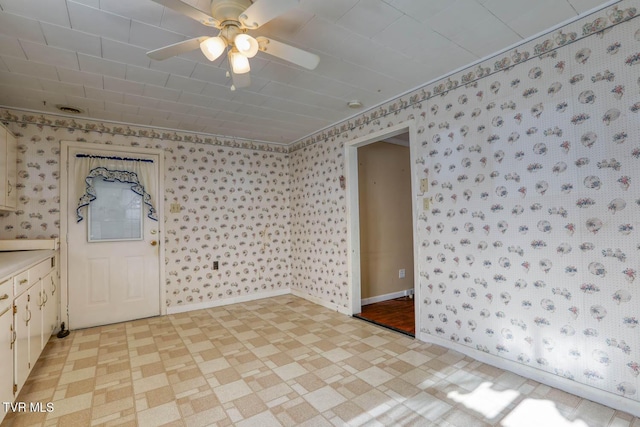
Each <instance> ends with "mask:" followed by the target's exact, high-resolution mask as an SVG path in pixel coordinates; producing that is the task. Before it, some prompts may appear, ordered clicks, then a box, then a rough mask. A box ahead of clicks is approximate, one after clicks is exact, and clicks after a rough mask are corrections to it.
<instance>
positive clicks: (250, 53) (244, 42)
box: [233, 34, 259, 58]
mask: <svg viewBox="0 0 640 427" xmlns="http://www.w3.org/2000/svg"><path fill="white" fill-rule="evenodd" d="M233 44H234V45H235V46H236V48H237V49H238V52H240V53H241V54H243V55H244V56H246V57H247V58H253V57H254V56H256V53H258V48H259V46H258V41H257V40H256V39H254V38H253V37H251V36H250V35H249V34H238V35H237V36H236V38H235V39H234V41H233Z"/></svg>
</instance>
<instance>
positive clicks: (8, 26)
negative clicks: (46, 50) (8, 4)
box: [0, 12, 45, 44]
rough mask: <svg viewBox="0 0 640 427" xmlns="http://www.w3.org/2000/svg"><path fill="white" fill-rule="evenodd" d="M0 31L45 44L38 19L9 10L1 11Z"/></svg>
mask: <svg viewBox="0 0 640 427" xmlns="http://www.w3.org/2000/svg"><path fill="white" fill-rule="evenodd" d="M0 33H2V34H7V35H11V36H13V37H17V38H19V39H23V40H31V41H33V42H37V43H42V44H45V40H44V35H43V34H42V28H41V27H40V23H39V22H38V21H36V20H34V19H29V18H24V17H22V16H18V15H13V14H11V13H7V12H0Z"/></svg>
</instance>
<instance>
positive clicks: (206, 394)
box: [2, 295, 640, 427]
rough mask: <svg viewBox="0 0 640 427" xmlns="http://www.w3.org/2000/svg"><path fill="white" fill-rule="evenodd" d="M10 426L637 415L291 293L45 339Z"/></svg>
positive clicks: (383, 422)
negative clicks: (42, 406) (43, 407)
mask: <svg viewBox="0 0 640 427" xmlns="http://www.w3.org/2000/svg"><path fill="white" fill-rule="evenodd" d="M18 401H27V402H34V401H39V402H43V403H47V402H52V403H53V411H52V412H50V413H47V412H42V413H10V414H8V415H7V418H6V419H5V420H4V422H3V423H2V427H10V426H11V427H18V426H64V427H69V426H141V427H144V426H153V427H157V426H161V425H166V426H213V425H216V426H231V425H233V426H259V427H269V426H280V425H283V426H304V425H306V426H332V425H334V426H342V425H353V426H356V425H367V426H391V425H413V426H447V427H450V426H460V427H470V426H488V425H500V426H506V427H521V426H544V427H552V426H553V427H556V426H572V427H584V426H612V427H613V426H615V427H622V426H633V427H640V420H639V419H638V418H634V417H632V416H630V415H629V414H626V413H622V412H619V411H615V410H613V409H610V408H607V407H605V406H602V405H598V404H596V403H593V402H590V401H587V400H583V399H580V398H578V397H576V396H573V395H571V394H567V393H564V392H562V391H559V390H556V389H553V388H550V387H548V386H545V385H542V384H539V383H537V382H535V381H531V380H527V379H525V378H522V377H519V376H517V375H515V374H512V373H509V372H505V371H502V370H500V369H497V368H494V367H491V366H488V365H485V364H482V363H480V362H477V361H475V360H473V359H471V358H469V357H465V356H463V355H462V354H460V353H457V352H454V351H449V350H446V349H444V348H442V347H438V346H435V345H429V344H424V343H420V342H418V341H415V340H413V339H411V338H409V337H407V336H405V335H402V334H399V333H396V332H392V331H389V330H386V329H383V328H380V327H378V326H375V325H372V324H369V323H366V322H364V321H361V320H357V319H353V318H350V317H347V316H344V315H341V314H338V313H335V312H332V311H330V310H328V309H325V308H323V307H320V306H317V305H315V304H312V303H310V302H307V301H305V300H303V299H300V298H297V297H294V296H290V295H287V296H281V297H276V298H270V299H265V300H259V301H254V302H250V303H244V304H237V305H230V306H226V307H220V308H213V309H207V310H199V311H193V312H189V313H183V314H176V315H170V316H165V317H157V318H150V319H144V320H138V321H133V322H127V323H122V324H116V325H109V326H103V327H98V328H92V329H85V330H80V331H75V332H72V333H71V335H70V336H69V337H67V338H65V339H56V338H52V340H51V341H50V342H49V344H48V345H47V347H46V349H45V351H44V353H43V355H42V357H41V359H40V360H39V361H38V363H37V365H36V367H35V368H34V371H33V372H32V374H31V376H30V377H29V380H28V381H27V384H26V385H25V387H24V389H23V391H22V392H21V394H20V395H19V396H18Z"/></svg>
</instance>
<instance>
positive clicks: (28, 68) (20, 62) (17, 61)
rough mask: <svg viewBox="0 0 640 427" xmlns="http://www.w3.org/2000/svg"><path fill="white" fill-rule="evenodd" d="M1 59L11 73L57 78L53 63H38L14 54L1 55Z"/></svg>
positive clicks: (50, 78)
mask: <svg viewBox="0 0 640 427" xmlns="http://www.w3.org/2000/svg"><path fill="white" fill-rule="evenodd" d="M2 59H3V61H4V63H5V65H6V66H7V68H9V71H11V72H12V73H18V74H25V75H28V76H34V77H40V78H44V79H49V80H56V79H57V78H58V72H57V71H56V67H54V66H53V65H48V64H39V63H37V62H33V61H26V60H24V59H21V58H17V57H14V56H3V57H2Z"/></svg>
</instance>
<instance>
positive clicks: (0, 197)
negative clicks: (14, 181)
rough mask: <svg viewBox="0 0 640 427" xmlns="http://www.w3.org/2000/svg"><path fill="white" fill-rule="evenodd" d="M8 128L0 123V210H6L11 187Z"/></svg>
mask: <svg viewBox="0 0 640 427" xmlns="http://www.w3.org/2000/svg"><path fill="white" fill-rule="evenodd" d="M8 134H9V133H8V132H7V130H6V129H5V128H4V127H3V126H2V125H0V210H4V208H5V206H6V204H7V193H8V192H9V188H8V186H7V172H8V170H7V165H8V162H7V159H6V155H7V135H8Z"/></svg>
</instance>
